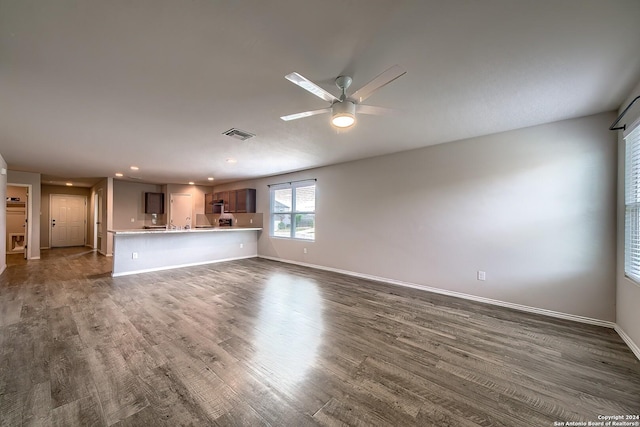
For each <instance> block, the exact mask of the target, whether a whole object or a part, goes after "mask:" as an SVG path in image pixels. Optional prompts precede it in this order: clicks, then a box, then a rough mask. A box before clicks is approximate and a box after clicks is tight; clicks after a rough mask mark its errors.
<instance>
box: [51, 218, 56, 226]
mask: <svg viewBox="0 0 640 427" xmlns="http://www.w3.org/2000/svg"><path fill="white" fill-rule="evenodd" d="M55 226H56V220H55V219H52V220H51V227H52V228H53V227H55Z"/></svg>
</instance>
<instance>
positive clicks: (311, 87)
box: [284, 73, 338, 103]
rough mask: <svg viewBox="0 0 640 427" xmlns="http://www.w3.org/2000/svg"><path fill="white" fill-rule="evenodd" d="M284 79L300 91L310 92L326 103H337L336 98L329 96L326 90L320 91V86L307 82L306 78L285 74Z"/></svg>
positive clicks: (294, 74)
mask: <svg viewBox="0 0 640 427" xmlns="http://www.w3.org/2000/svg"><path fill="white" fill-rule="evenodd" d="M284 78H285V79H287V80H289V81H290V82H292V83H295V84H297V85H298V86H300V87H301V88H302V89H305V90H308V91H309V92H311V93H312V94H314V95H315V96H317V97H318V98H322V99H324V100H325V101H327V102H331V103H333V102H335V101H338V98H336V97H335V96H333V95H331V94H330V93H329V92H327V91H326V90H324V89H322V88H321V87H320V86H318V85H317V84H315V83H314V82H312V81H311V80H308V79H307V78H305V77H303V76H301V75H300V74H298V73H291V74H287V75H286V76H284Z"/></svg>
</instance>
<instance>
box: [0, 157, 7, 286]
mask: <svg viewBox="0 0 640 427" xmlns="http://www.w3.org/2000/svg"><path fill="white" fill-rule="evenodd" d="M0 169H3V170H4V171H6V170H7V162H5V161H4V158H3V157H2V154H0ZM0 200H2V201H3V203H5V202H4V201H5V200H7V175H6V172H5V174H3V173H0ZM2 206H3V207H4V206H5V205H2ZM6 232H7V210H6V209H0V236H4V235H5V233H6ZM6 268H7V248H6V246H5V245H0V274H2V272H3V271H4V270H5V269H6Z"/></svg>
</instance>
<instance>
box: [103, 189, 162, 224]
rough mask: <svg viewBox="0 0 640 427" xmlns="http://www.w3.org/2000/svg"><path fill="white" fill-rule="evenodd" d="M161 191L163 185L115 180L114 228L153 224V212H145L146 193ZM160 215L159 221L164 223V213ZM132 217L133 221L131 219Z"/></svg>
mask: <svg viewBox="0 0 640 427" xmlns="http://www.w3.org/2000/svg"><path fill="white" fill-rule="evenodd" d="M161 191H162V186H161V185H156V184H145V183H139V182H129V181H120V180H114V182H113V228H114V229H116V230H126V229H130V228H142V227H144V226H145V225H146V224H151V214H146V213H144V193H146V192H151V193H158V192H161ZM158 217H159V220H158V223H159V224H164V223H165V222H164V221H165V220H164V215H158ZM132 218H133V221H131V219H132Z"/></svg>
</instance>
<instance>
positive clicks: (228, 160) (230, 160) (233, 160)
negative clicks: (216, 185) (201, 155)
mask: <svg viewBox="0 0 640 427" xmlns="http://www.w3.org/2000/svg"><path fill="white" fill-rule="evenodd" d="M227 163H238V161H237V160H236V159H227Z"/></svg>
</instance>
